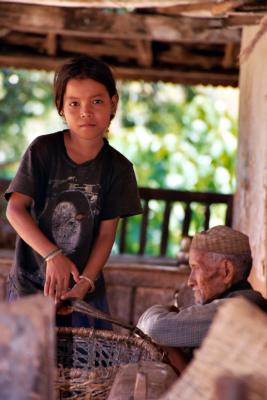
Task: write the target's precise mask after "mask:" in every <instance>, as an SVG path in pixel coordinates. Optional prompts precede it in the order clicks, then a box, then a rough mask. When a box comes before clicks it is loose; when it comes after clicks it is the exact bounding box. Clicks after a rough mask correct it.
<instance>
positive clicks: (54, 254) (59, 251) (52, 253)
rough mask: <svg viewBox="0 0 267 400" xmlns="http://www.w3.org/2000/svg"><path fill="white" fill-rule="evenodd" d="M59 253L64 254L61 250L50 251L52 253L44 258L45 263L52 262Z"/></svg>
mask: <svg viewBox="0 0 267 400" xmlns="http://www.w3.org/2000/svg"><path fill="white" fill-rule="evenodd" d="M59 253H62V250H61V249H58V248H56V249H54V250H52V251H50V253H48V254H47V256H45V257H44V261H45V262H48V261H50V260H52V259H53V258H54V257H56V256H57V255H58V254H59Z"/></svg>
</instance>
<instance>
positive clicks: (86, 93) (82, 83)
mask: <svg viewBox="0 0 267 400" xmlns="http://www.w3.org/2000/svg"><path fill="white" fill-rule="evenodd" d="M117 103H118V96H117V95H114V96H113V97H112V98H110V96H109V93H108V91H107V89H106V87H105V86H104V85H102V84H101V83H99V82H97V81H95V80H93V79H89V78H85V79H70V80H69V81H68V83H67V86H66V90H65V94H64V101H63V110H62V114H63V116H64V118H65V120H66V122H67V125H68V127H69V129H70V131H71V133H72V134H74V135H76V136H77V138H80V139H83V140H98V139H99V140H102V138H103V135H104V134H105V132H106V130H107V128H108V126H109V124H110V117H111V114H115V112H116V108H117Z"/></svg>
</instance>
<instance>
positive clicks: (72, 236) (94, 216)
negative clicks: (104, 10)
mask: <svg viewBox="0 0 267 400" xmlns="http://www.w3.org/2000/svg"><path fill="white" fill-rule="evenodd" d="M54 91H55V103H56V107H57V110H58V112H59V114H60V115H61V116H62V117H63V118H64V120H65V122H66V124H67V126H68V129H66V130H63V131H60V132H56V133H53V134H49V135H43V136H39V137H37V138H36V139H35V140H34V141H33V142H32V143H31V145H30V146H29V148H28V149H27V150H26V152H25V154H24V156H23V158H22V161H21V164H20V167H19V169H18V172H17V174H16V176H15V178H14V179H13V181H12V182H11V184H10V186H9V188H8V190H7V191H6V194H5V197H6V199H7V200H8V207H7V218H8V220H9V222H10V223H11V225H12V226H13V227H14V229H15V230H16V232H17V233H18V239H17V243H16V251H15V259H14V265H13V268H12V271H11V273H10V277H9V290H8V295H9V300H13V299H15V298H17V297H20V296H24V295H29V294H34V293H38V292H40V291H43V292H44V295H45V296H51V297H53V298H54V299H55V301H58V300H60V299H66V298H68V297H78V298H81V299H85V300H86V301H88V302H89V303H91V304H93V305H94V306H95V307H97V308H99V309H102V310H103V311H107V303H106V295H105V285H104V279H103V274H102V269H103V267H104V265H105V263H106V261H107V258H108V257H109V254H110V251H111V248H112V245H113V242H114V239H115V233H116V228H117V223H118V220H119V218H120V217H127V216H130V215H134V214H139V213H141V212H142V210H141V206H140V199H139V195H138V188H137V184H136V179H135V175H134V171H133V166H132V164H131V163H130V161H129V160H127V159H126V158H125V157H124V156H123V155H122V154H120V153H119V152H118V151H116V150H115V149H114V148H112V147H111V146H110V145H109V143H108V141H107V139H106V138H104V136H105V133H106V132H107V130H108V127H109V124H110V121H111V120H112V118H113V117H114V115H115V112H116V109H117V103H118V94H117V90H116V84H115V81H114V77H113V75H112V72H111V70H110V69H109V67H108V66H107V65H106V64H104V63H103V62H102V61H100V60H97V59H94V58H92V57H88V56H80V57H77V58H74V59H72V60H70V61H69V62H67V63H66V64H64V65H63V66H62V67H61V68H60V69H59V70H58V71H57V72H56V74H55V78H54ZM85 318H86V317H82V316H80V315H77V314H75V313H74V314H73V316H72V321H67V322H66V321H62V320H61V321H60V322H59V324H65V323H66V324H70V323H71V324H72V325H73V326H92V325H94V326H96V327H97V328H107V325H106V324H105V323H103V322H101V321H100V320H97V321H89V320H85Z"/></svg>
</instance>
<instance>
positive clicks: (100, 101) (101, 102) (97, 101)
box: [93, 99, 103, 104]
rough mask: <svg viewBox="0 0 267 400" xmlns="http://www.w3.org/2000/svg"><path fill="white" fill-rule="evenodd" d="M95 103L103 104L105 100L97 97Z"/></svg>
mask: <svg viewBox="0 0 267 400" xmlns="http://www.w3.org/2000/svg"><path fill="white" fill-rule="evenodd" d="M93 104H103V100H101V99H95V100H94V101H93Z"/></svg>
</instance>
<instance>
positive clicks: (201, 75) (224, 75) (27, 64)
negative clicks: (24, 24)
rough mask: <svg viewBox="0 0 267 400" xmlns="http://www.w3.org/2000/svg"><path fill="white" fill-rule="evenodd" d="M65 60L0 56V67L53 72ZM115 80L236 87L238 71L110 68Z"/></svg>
mask: <svg viewBox="0 0 267 400" xmlns="http://www.w3.org/2000/svg"><path fill="white" fill-rule="evenodd" d="M64 60H65V58H59V57H49V58H47V57H45V56H42V55H40V56H35V57H34V58H33V57H31V56H25V55H24V54H17V55H8V54H6V55H5V54H0V67H5V66H6V65H11V66H13V67H14V68H26V69H39V70H48V71H49V70H54V69H56V68H57V67H58V65H59V64H60V63H62V62H63V61H64ZM111 67H112V68H113V71H114V74H115V76H116V78H117V79H134V80H138V79H141V80H146V81H159V80H161V81H166V82H174V83H182V84H185V85H196V84H199V82H201V83H202V84H211V85H224V86H228V85H229V86H237V85H238V71H227V72H226V71H219V70H218V71H217V72H216V71H214V72H212V71H210V70H207V71H203V70H201V71H200V70H198V71H185V70H183V69H181V70H178V69H177V67H176V68H173V69H170V68H162V67H160V68H159V69H156V68H145V67H144V68H140V67H137V66H136V67H132V68H129V67H127V68H126V67H125V68H124V67H121V66H112V65H111Z"/></svg>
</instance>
